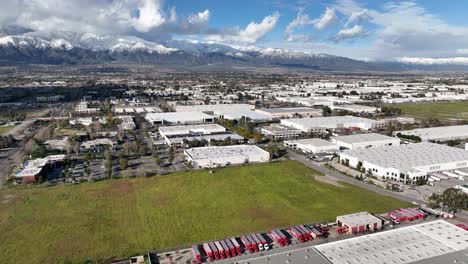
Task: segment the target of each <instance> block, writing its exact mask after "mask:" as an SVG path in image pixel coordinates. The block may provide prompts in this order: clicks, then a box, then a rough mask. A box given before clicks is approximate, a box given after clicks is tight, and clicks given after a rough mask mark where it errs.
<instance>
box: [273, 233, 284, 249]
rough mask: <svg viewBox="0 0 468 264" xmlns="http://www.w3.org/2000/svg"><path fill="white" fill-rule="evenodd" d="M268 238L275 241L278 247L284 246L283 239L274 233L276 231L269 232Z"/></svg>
mask: <svg viewBox="0 0 468 264" xmlns="http://www.w3.org/2000/svg"><path fill="white" fill-rule="evenodd" d="M270 236H271V237H272V238H273V239H274V240H275V241H276V243H278V245H280V247H284V246H285V244H284V241H283V238H282V237H281V236H280V235H279V234H278V233H276V230H271V231H270Z"/></svg>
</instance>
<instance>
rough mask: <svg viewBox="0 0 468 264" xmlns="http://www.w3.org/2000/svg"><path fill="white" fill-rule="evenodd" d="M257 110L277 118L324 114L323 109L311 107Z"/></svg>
mask: <svg viewBox="0 0 468 264" xmlns="http://www.w3.org/2000/svg"><path fill="white" fill-rule="evenodd" d="M256 112H259V113H263V114H270V115H272V116H273V117H275V118H289V117H298V116H299V117H318V116H322V110H320V109H314V108H310V107H288V108H262V109H258V110H256Z"/></svg>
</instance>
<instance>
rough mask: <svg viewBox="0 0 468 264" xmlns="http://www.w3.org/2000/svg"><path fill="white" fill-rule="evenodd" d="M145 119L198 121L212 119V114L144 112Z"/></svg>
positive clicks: (172, 121)
mask: <svg viewBox="0 0 468 264" xmlns="http://www.w3.org/2000/svg"><path fill="white" fill-rule="evenodd" d="M146 118H147V119H151V120H153V121H162V120H164V121H167V122H170V123H177V122H191V121H199V120H204V119H213V117H212V116H210V115H208V114H205V113H202V112H183V113H178V112H167V113H148V114H146Z"/></svg>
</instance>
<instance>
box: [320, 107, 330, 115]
mask: <svg viewBox="0 0 468 264" xmlns="http://www.w3.org/2000/svg"><path fill="white" fill-rule="evenodd" d="M331 114H332V110H331V108H330V107H328V106H324V107H322V115H323V116H331Z"/></svg>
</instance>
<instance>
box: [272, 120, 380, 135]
mask: <svg viewBox="0 0 468 264" xmlns="http://www.w3.org/2000/svg"><path fill="white" fill-rule="evenodd" d="M281 124H283V125H286V126H290V127H294V128H297V129H300V130H301V131H302V132H304V133H317V132H322V131H323V130H324V129H326V130H335V129H341V128H359V129H362V130H371V129H377V128H383V127H384V126H385V123H384V122H379V121H375V120H372V119H368V118H362V117H355V116H330V117H315V118H291V119H283V120H281Z"/></svg>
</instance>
